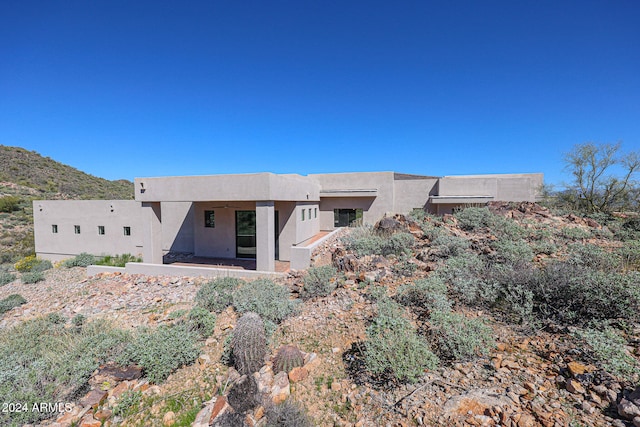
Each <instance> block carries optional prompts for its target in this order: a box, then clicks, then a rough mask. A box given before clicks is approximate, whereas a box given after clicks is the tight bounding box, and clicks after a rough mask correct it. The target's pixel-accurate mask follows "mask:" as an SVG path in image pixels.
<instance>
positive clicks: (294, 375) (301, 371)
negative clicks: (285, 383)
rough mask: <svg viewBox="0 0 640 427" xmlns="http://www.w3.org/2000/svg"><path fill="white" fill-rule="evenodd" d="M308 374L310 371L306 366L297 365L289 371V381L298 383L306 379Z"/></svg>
mask: <svg viewBox="0 0 640 427" xmlns="http://www.w3.org/2000/svg"><path fill="white" fill-rule="evenodd" d="M308 376H309V371H307V369H306V368H305V367H304V366H302V367H296V368H293V369H292V370H291V372H289V381H290V382H292V383H297V382H299V381H302V380H304V379H305V378H307V377H308Z"/></svg>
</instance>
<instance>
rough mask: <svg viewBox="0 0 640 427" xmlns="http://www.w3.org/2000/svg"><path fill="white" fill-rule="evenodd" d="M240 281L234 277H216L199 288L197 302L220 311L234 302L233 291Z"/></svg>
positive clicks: (199, 304) (204, 306) (209, 308)
mask: <svg viewBox="0 0 640 427" xmlns="http://www.w3.org/2000/svg"><path fill="white" fill-rule="evenodd" d="M240 283H242V281H241V280H240V279H236V278H233V277H222V278H218V279H214V280H212V281H211V282H207V283H205V284H204V285H202V286H201V287H200V289H198V293H197V294H196V297H195V302H196V304H197V305H198V306H200V307H203V308H206V309H207V310H209V311H215V312H217V313H219V312H221V311H222V310H224V309H225V308H227V307H229V306H230V305H232V304H233V291H234V290H235V289H236V288H237V287H238V286H239V285H240Z"/></svg>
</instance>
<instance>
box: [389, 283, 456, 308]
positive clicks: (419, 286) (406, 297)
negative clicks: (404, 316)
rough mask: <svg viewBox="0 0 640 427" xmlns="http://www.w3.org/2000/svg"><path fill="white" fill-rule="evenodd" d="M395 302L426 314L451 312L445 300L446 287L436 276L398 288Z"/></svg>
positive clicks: (448, 303)
mask: <svg viewBox="0 0 640 427" xmlns="http://www.w3.org/2000/svg"><path fill="white" fill-rule="evenodd" d="M396 300H397V301H398V302H400V303H401V304H403V305H406V306H410V307H414V308H417V309H419V310H422V311H427V312H431V311H434V310H436V311H448V310H451V302H450V301H449V299H448V298H447V285H446V284H445V283H444V281H443V280H442V278H441V277H439V276H436V275H432V276H429V277H427V278H426V279H419V280H416V281H415V282H413V283H408V284H405V285H402V286H400V288H399V289H398V293H397V294H396Z"/></svg>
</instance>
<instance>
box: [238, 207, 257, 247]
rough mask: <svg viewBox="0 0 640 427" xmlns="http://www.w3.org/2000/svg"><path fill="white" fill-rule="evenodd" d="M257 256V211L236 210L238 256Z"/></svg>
mask: <svg viewBox="0 0 640 427" xmlns="http://www.w3.org/2000/svg"><path fill="white" fill-rule="evenodd" d="M255 257H256V211H236V258H255Z"/></svg>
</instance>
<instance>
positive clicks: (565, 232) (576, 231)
mask: <svg viewBox="0 0 640 427" xmlns="http://www.w3.org/2000/svg"><path fill="white" fill-rule="evenodd" d="M560 236H562V237H563V238H565V239H568V240H581V239H588V238H589V237H591V232H590V231H589V230H585V229H584V228H582V227H564V228H562V229H561V230H560Z"/></svg>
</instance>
